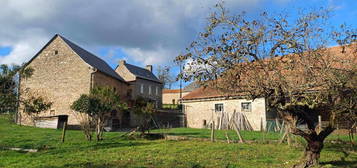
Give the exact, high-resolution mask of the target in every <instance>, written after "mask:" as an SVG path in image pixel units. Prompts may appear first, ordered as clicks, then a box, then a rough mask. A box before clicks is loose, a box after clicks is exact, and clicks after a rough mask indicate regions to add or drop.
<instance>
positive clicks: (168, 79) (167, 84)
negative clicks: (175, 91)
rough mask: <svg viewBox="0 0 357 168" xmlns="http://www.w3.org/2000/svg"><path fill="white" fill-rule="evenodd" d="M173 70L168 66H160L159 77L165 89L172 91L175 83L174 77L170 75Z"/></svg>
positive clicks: (158, 69)
mask: <svg viewBox="0 0 357 168" xmlns="http://www.w3.org/2000/svg"><path fill="white" fill-rule="evenodd" d="M170 71H171V68H170V67H168V66H164V67H162V66H158V68H157V77H158V78H159V80H160V81H161V82H162V84H163V86H164V88H165V89H171V85H172V84H173V83H174V82H175V79H174V77H173V76H172V75H171V74H170Z"/></svg>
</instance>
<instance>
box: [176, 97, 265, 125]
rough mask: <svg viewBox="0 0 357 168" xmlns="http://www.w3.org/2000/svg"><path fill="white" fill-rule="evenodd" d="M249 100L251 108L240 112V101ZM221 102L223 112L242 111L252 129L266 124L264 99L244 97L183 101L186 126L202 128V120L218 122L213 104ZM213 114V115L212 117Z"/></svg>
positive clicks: (217, 115)
mask: <svg viewBox="0 0 357 168" xmlns="http://www.w3.org/2000/svg"><path fill="white" fill-rule="evenodd" d="M242 102H251V103H252V104H251V105H252V109H251V111H250V112H242V110H241V103H242ZM218 103H223V108H224V112H228V113H229V114H232V113H233V112H234V110H235V111H236V112H242V113H243V114H244V115H245V116H246V117H247V119H248V120H249V123H250V124H251V126H252V127H253V129H254V130H260V128H261V125H262V124H263V128H265V126H266V107H265V99H264V98H258V99H255V100H254V101H252V100H246V99H229V100H213V99H211V100H204V101H197V100H196V101H192V100H191V101H188V100H186V101H184V102H183V105H184V113H185V114H186V117H187V126H188V127H190V128H204V124H203V123H204V120H205V121H206V123H209V122H211V121H212V118H213V119H214V120H215V123H218V120H217V118H218V117H219V114H220V113H219V112H215V104H218ZM212 116H213V117H212Z"/></svg>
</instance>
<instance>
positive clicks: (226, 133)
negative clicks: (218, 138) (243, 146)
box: [225, 131, 231, 143]
mask: <svg viewBox="0 0 357 168" xmlns="http://www.w3.org/2000/svg"><path fill="white" fill-rule="evenodd" d="M225 135H226V139H227V143H231V141H230V140H229V137H228V131H226V132H225Z"/></svg>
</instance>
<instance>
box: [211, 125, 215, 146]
mask: <svg viewBox="0 0 357 168" xmlns="http://www.w3.org/2000/svg"><path fill="white" fill-rule="evenodd" d="M214 127H215V125H214V121H212V128H211V141H212V142H214Z"/></svg>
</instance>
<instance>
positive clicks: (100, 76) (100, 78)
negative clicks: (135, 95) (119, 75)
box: [93, 71, 129, 101]
mask: <svg viewBox="0 0 357 168" xmlns="http://www.w3.org/2000/svg"><path fill="white" fill-rule="evenodd" d="M93 86H108V87H110V88H113V90H115V91H116V92H117V93H118V94H119V95H120V97H121V100H123V101H127V100H128V89H129V84H127V83H124V82H122V81H119V80H117V79H114V78H113V77H111V76H108V75H106V74H104V73H102V72H99V71H97V72H95V73H93Z"/></svg>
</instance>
